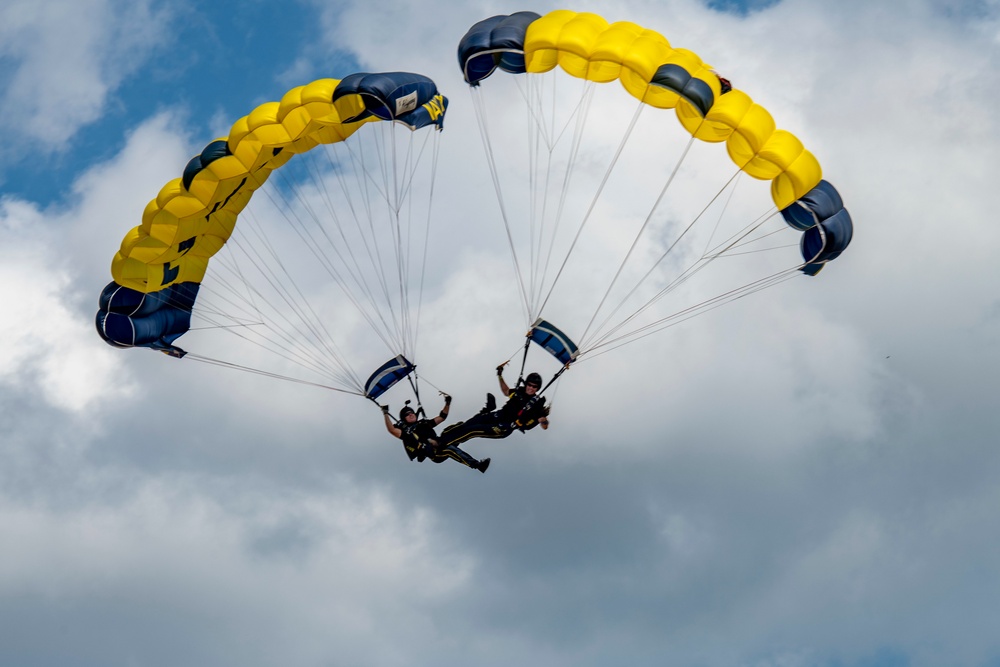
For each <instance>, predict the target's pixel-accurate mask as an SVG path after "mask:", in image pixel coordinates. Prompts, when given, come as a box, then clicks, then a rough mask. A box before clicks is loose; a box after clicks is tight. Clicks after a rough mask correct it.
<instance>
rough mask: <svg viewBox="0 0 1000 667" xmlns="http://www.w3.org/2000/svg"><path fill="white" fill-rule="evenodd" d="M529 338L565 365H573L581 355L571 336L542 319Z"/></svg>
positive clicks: (536, 322)
mask: <svg viewBox="0 0 1000 667" xmlns="http://www.w3.org/2000/svg"><path fill="white" fill-rule="evenodd" d="M528 338H529V339H530V340H531V342H533V343H535V344H536V345H538V346H539V347H541V348H542V349H543V350H545V351H546V352H548V353H549V354H551V355H552V356H553V357H555V358H556V359H558V360H559V362H560V363H561V364H564V365H565V364H571V363H573V361H574V360H576V357H577V355H578V354H579V351H578V350H577V347H576V343H574V342H573V341H572V340H570V338H569V336H567V335H566V334H564V333H563V332H562V331H559V329H557V328H556V327H555V325H553V324H552V323H551V322H546V321H545V320H543V319H541V318H539V319H537V320H535V323H534V324H533V325H532V326H531V330H530V331H528Z"/></svg>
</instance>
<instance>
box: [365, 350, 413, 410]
mask: <svg viewBox="0 0 1000 667" xmlns="http://www.w3.org/2000/svg"><path fill="white" fill-rule="evenodd" d="M414 369H415V366H414V365H413V364H411V363H410V362H409V361H407V359H406V357H404V356H403V355H401V354H400V355H397V356H395V357H393V358H392V359H390V360H389V361H387V362H385V363H384V364H382V365H381V366H379V367H378V368H377V369H375V372H374V373H372V374H371V377H369V378H368V380H367V381H366V382H365V396H367V397H368V398H370V399H372V400H373V401H374V400H376V399H378V397H379V396H381V395H382V394H384V393H385V392H387V391H389V389H391V388H392V386H393V385H394V384H396V383H397V382H399V381H400V380H402V379H403V378H405V377H406V376H408V375H409V374H410V373H412V372H413V371H414Z"/></svg>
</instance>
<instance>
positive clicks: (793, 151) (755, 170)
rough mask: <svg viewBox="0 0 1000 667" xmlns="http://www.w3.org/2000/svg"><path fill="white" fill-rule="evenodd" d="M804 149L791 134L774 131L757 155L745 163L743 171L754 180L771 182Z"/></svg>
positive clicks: (783, 131)
mask: <svg viewBox="0 0 1000 667" xmlns="http://www.w3.org/2000/svg"><path fill="white" fill-rule="evenodd" d="M804 150H805V147H804V146H803V145H802V142H801V141H799V139H798V137H796V136H795V135H794V134H792V133H791V132H786V131H785V130H775V131H774V132H773V133H772V134H771V136H770V137H768V138H767V141H766V142H764V145H763V146H761V147H760V150H759V151H757V154H756V155H754V156H753V158H752V159H751V160H750V161H749V162H747V163H746V165H744V167H743V171H745V172H746V173H748V174H750V175H751V176H753V177H754V178H759V179H762V180H771V179H773V178H775V177H777V176H778V174H780V173H781V172H783V171H784V170H785V169H786V168H787V167H788V166H789V165H790V164H792V163H793V162H795V160H796V159H797V158H798V157H799V156H800V155H802V151H804Z"/></svg>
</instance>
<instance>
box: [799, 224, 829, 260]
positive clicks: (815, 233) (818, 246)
mask: <svg viewBox="0 0 1000 667" xmlns="http://www.w3.org/2000/svg"><path fill="white" fill-rule="evenodd" d="M825 245H826V232H825V230H823V227H822V225H814V226H813V227H810V228H809V229H807V230H806V231H805V233H803V234H802V240H801V241H799V249H800V250H801V251H802V259H803V260H805V261H806V262H816V261H817V260H818V259H819V258H820V255H821V254H822V253H823V247H824V246H825Z"/></svg>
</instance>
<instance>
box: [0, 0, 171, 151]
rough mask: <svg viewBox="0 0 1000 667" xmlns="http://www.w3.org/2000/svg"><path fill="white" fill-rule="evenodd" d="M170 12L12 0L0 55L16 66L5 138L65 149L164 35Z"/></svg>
mask: <svg viewBox="0 0 1000 667" xmlns="http://www.w3.org/2000/svg"><path fill="white" fill-rule="evenodd" d="M166 17H167V14H166V12H164V11H163V10H162V9H160V10H154V9H153V8H151V7H150V4H149V3H148V2H120V1H117V0H86V1H80V2H75V1H73V0H43V1H42V2H30V1H27V0H25V1H22V0H13V1H11V2H5V3H4V5H3V7H2V8H0V57H4V58H5V59H6V60H8V61H9V62H12V63H13V64H14V67H13V71H12V73H11V74H10V75H9V78H8V80H7V82H6V86H5V91H4V93H3V96H2V98H0V111H2V112H3V118H4V121H3V124H2V126H0V127H2V133H3V137H4V141H5V142H6V143H7V144H15V145H16V146H17V147H18V148H20V149H22V150H23V149H24V148H25V147H26V146H27V145H28V143H27V142H31V145H32V146H34V147H39V146H40V147H41V148H42V149H43V150H44V151H50V150H58V148H59V146H60V145H61V144H62V143H64V142H65V141H67V140H68V139H70V138H71V137H72V136H73V135H74V134H75V133H76V131H77V130H78V129H79V128H80V127H81V126H82V125H86V124H88V123H91V122H93V121H95V120H96V119H98V118H99V117H100V116H101V114H102V113H103V112H104V110H105V108H106V105H107V102H108V97H109V95H110V94H112V93H113V91H114V90H115V88H117V86H118V85H119V84H120V83H121V82H122V81H123V80H124V78H125V77H126V76H128V75H130V74H131V73H133V72H134V71H135V70H136V69H137V68H138V67H140V66H141V65H142V64H143V63H144V61H145V59H146V58H147V57H148V56H149V54H150V53H151V51H152V50H153V49H154V48H155V47H156V46H158V45H159V44H160V43H161V42H162V41H163V40H164V39H165V37H166V34H165V33H164V31H163V29H164V27H165V26H166V25H167V23H166Z"/></svg>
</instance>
